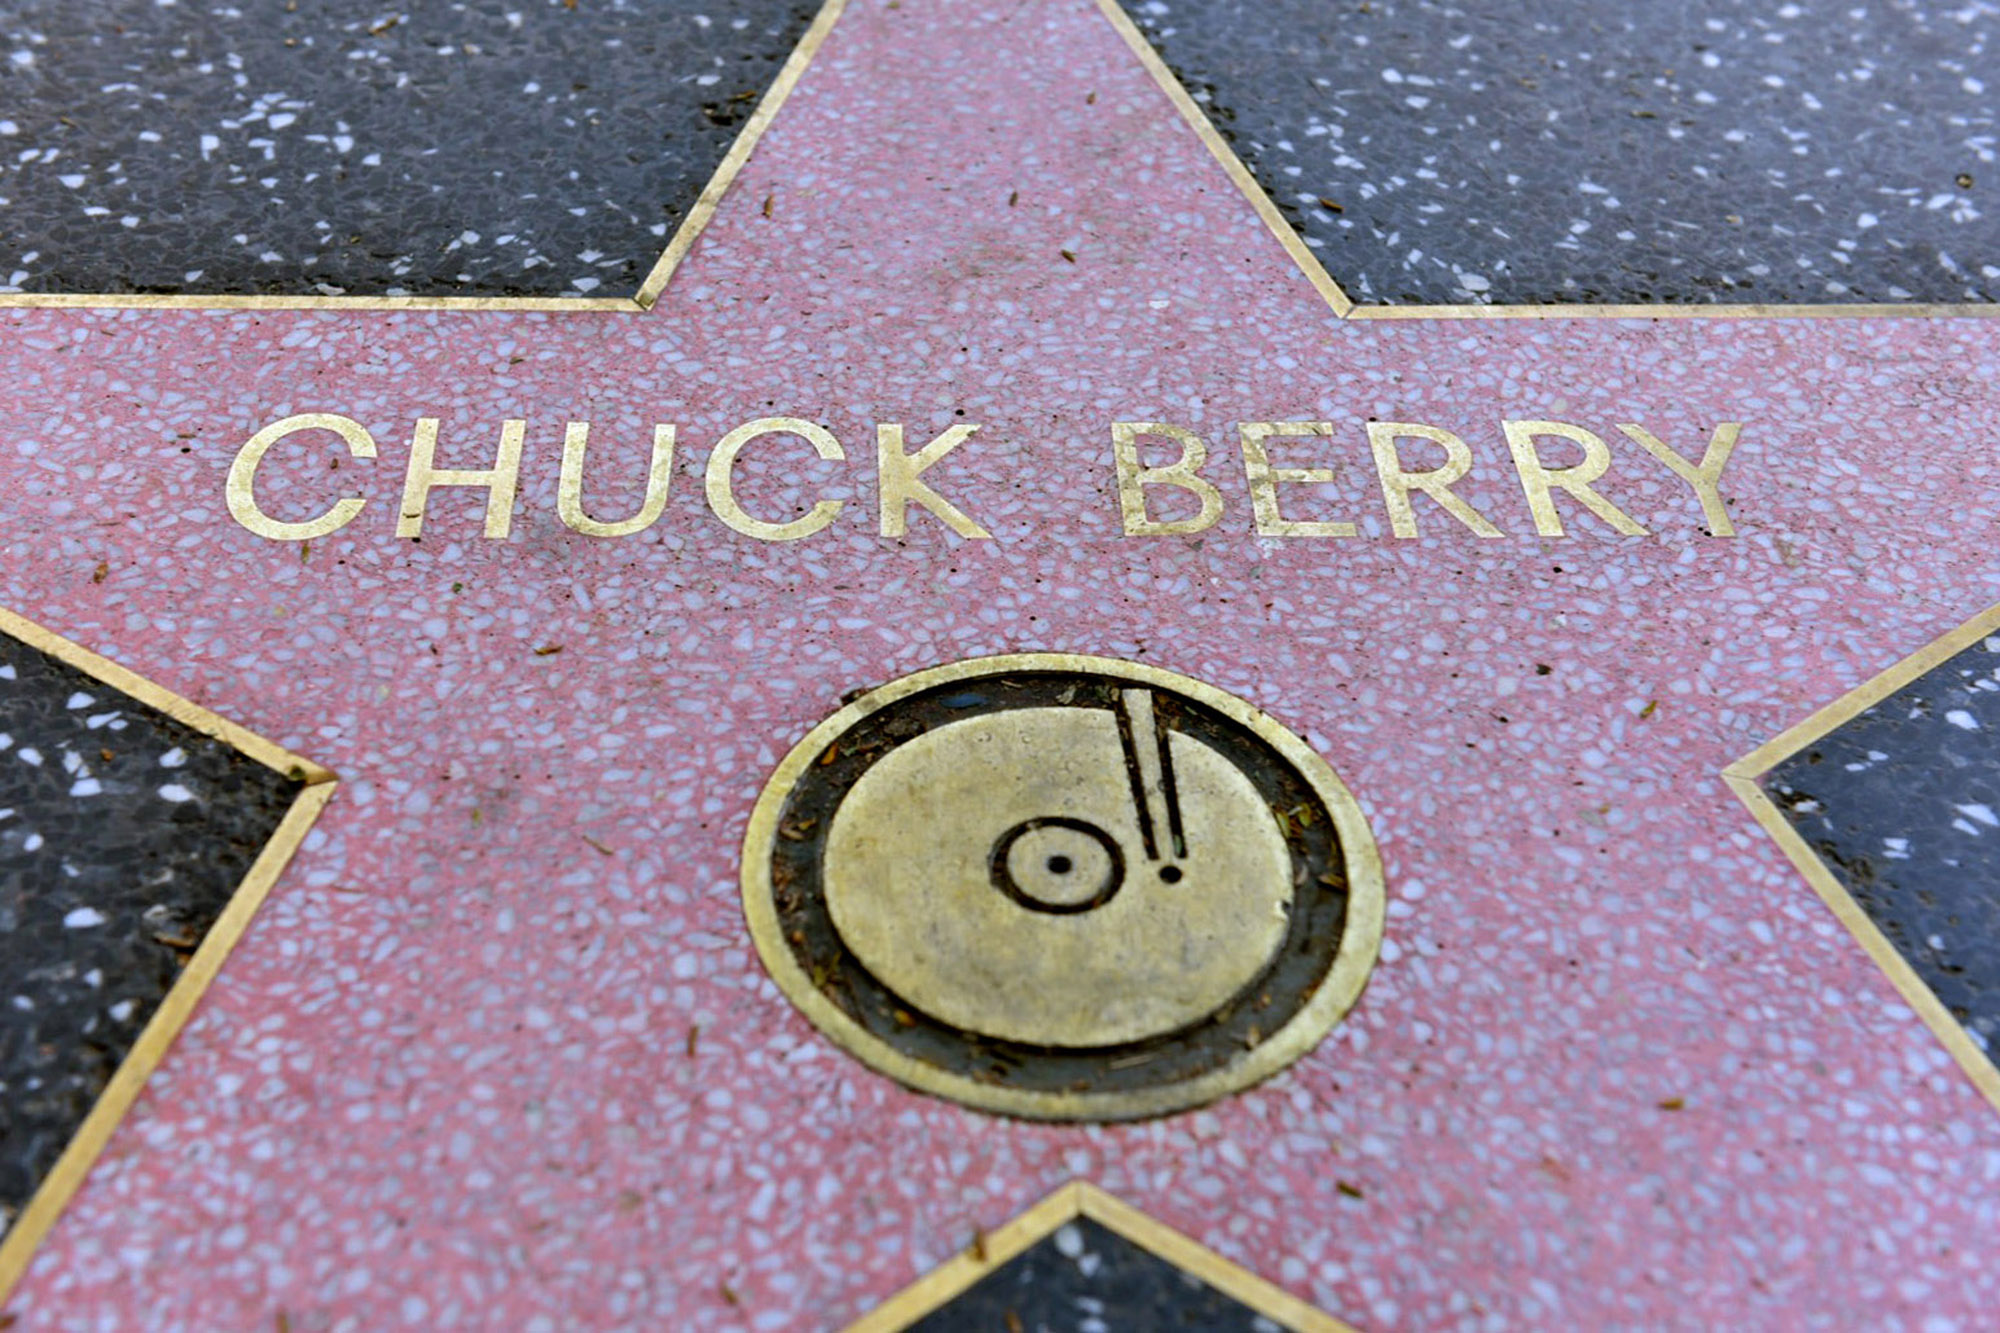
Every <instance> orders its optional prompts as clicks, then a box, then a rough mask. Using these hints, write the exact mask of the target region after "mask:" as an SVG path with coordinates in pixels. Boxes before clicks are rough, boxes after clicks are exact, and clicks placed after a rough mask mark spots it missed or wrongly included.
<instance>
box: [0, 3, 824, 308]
mask: <svg viewBox="0 0 2000 1333" xmlns="http://www.w3.org/2000/svg"><path fill="white" fill-rule="evenodd" d="M817 11H818V5H817V4H814V3H800V2H798V0H738V2H737V3H731V4H703V3H689V2H688V0H568V2H566V0H481V2H480V3H461V4H427V5H421V6H410V7H408V8H389V9H369V8H359V7H356V6H353V5H344V4H338V3H332V2H331V0H250V2H247V3H242V4H237V5H229V4H219V3H205V2H201V0H178V2H176V3H160V2H158V0H88V2H87V3H77V2H75V0H26V2H24V0H11V2H10V0H0V289H14V290H25V291H32V292H154V291H158V292H187V293H247V294H256V293H285V294H306V295H310V294H315V293H320V294H332V293H351V294H383V293H392V294H411V295H420V296H586V295H588V296H614V295H620V296H622V295H630V294H631V293H632V292H633V291H635V290H636V289H637V288H638V286H639V283H640V282H641V281H642V280H643V278H644V277H645V274H646V273H647V271H648V270H649V269H650V268H651V267H652V265H653V263H654V261H655V260H656V259H657V258H658V257H659V255H660V252H661V251H662V250H663V249H664V248H665V246H666V243H667V238H668V237H669V236H670V235H671V234H672V231H673V229H674V228H675V227H676V226H677V225H678V224H679V222H680V221H681V219H682V218H683V217H685V216H686V214H687V212H688V210H689V209H690V208H691V207H692V206H693V204H694V201H695V199H696V197H697V196H698V195H699V194H700V193H701V190H702V187H703V186H704V185H706V184H707V182H708V179H709V177H710V176H711V175H713V174H714V172H715V169H716V167H717V166H718V165H720V163H721V161H722V159H723V157H724V156H725V155H726V154H727V152H728V151H729V147H730V145H731V144H732V143H733V142H734V141H735V138H736V136H737V133H738V132H739V131H740V130H741V129H742V127H743V123H744V122H745V120H747V119H748V117H749V115H750V113H751V111H752V109H753V108H754V107H755V106H756V104H757V101H758V99H759V98H760V97H761V96H762V95H763V93H764V91H765V89H766V88H768V87H769V86H770V84H771V82H772V81H773V79H774V78H775V77H776V76H777V73H778V71H779V69H780V68H781V67H782V66H783V64H784V62H785V60H786V58H787V57H788V56H789V55H790V54H791V52H792V50H793V48H794V47H795V46H796V45H797V44H798V42H799V39H800V38H801V37H802V36H803V35H804V33H805V30H806V28H807V26H808V25H809V24H810V22H811V19H812V17H813V15H814V14H815V13H816V12H817Z"/></svg>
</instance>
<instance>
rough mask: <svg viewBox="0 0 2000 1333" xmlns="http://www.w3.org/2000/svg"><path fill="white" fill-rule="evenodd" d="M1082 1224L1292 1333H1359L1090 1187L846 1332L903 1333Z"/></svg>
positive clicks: (960, 1256)
mask: <svg viewBox="0 0 2000 1333" xmlns="http://www.w3.org/2000/svg"><path fill="white" fill-rule="evenodd" d="M1079 1217H1087V1218H1089V1219H1090V1220H1091V1221H1093V1222H1096V1223H1097V1224H1098V1225H1100V1226H1102V1227H1104V1228H1105V1229H1106V1230H1107V1231H1110V1232H1113V1233H1114V1234H1116V1235H1119V1236H1122V1237H1124V1238H1125V1239H1126V1240H1128V1241H1131V1242H1132V1243H1133V1244H1134V1245H1137V1246H1138V1247H1139V1248H1140V1249H1142V1250H1145V1251H1146V1252H1148V1253H1149V1254H1151V1255H1153V1256H1154V1257H1155V1258H1158V1259H1163V1260H1165V1261H1166V1262H1167V1263H1169V1264H1171V1265H1173V1266H1174V1267H1175V1268H1178V1269H1180V1270H1181V1271H1182V1272H1184V1273H1188V1274H1191V1275H1192V1276H1194V1277H1197V1278H1200V1279H1201V1280H1202V1281H1203V1282H1204V1283H1206V1284H1208V1285H1209V1286H1210V1287H1213V1288H1214V1289H1215V1290H1217V1291H1219V1292H1221V1293H1223V1294H1224V1295H1225V1296H1228V1297H1230V1298H1231V1299H1233V1300H1236V1301H1238V1302H1240V1303H1242V1304H1243V1305H1246V1306H1248V1307H1249V1308H1250V1309H1251V1310H1253V1311H1255V1312H1256V1313H1257V1314H1260V1315H1262V1316H1264V1317H1265V1318H1266V1319H1269V1320H1271V1321H1272V1322H1273V1323H1275V1324H1278V1325H1280V1326H1282V1327H1284V1328H1287V1329H1290V1330H1292V1333H1357V1330H1356V1329H1355V1328H1354V1327H1353V1326H1352V1325H1351V1324H1344V1323H1342V1322H1341V1321H1340V1320H1338V1319H1335V1318H1334V1317H1333V1316H1332V1315H1329V1314H1326V1313H1323V1312H1322V1311H1319V1310H1316V1309H1314V1308H1313V1307H1312V1306H1310V1305H1307V1304H1306V1303H1305V1302H1304V1301H1302V1300H1300V1299H1299V1298H1298V1297H1296V1296H1294V1295H1292V1294H1291V1293H1290V1292H1288V1291H1285V1290H1284V1289H1283V1288H1281V1287H1278V1286H1275V1285H1273V1284H1272V1283H1269V1282H1266V1281H1265V1280H1264V1279H1263V1278H1261V1277H1258V1276H1257V1275H1256V1274H1255V1273H1252V1272H1250V1271H1249V1270H1248V1269H1246V1268H1243V1267H1241V1266H1239V1265H1237V1264H1233V1263H1231V1262H1230V1261H1229V1260H1227V1259H1225V1258H1223V1257H1222V1256H1221V1255H1219V1254H1217V1253H1216V1252H1215V1251H1214V1250H1211V1249H1209V1248H1208V1247H1207V1246H1205V1245H1202V1244H1199V1243H1198V1242H1196V1241H1193V1240H1190V1239H1188V1237H1186V1236H1184V1235H1182V1234H1181V1233H1180V1232H1178V1231H1175V1230H1174V1229H1173V1228H1172V1227H1170V1226H1168V1225H1167V1224H1166V1223H1164V1222H1160V1221H1156V1220H1155V1219H1153V1218H1151V1217H1149V1216H1147V1215H1146V1214H1145V1213H1142V1212H1140V1211H1139V1210H1138V1209H1137V1208H1134V1207H1133V1206H1132V1205H1131V1204H1129V1203H1125V1202H1124V1201H1122V1200H1120V1199H1117V1198H1114V1197H1113V1196H1111V1195H1110V1194H1107V1193H1105V1192H1104V1191H1103V1190H1101V1189H1099V1188H1098V1187H1097V1186H1095V1185H1092V1184H1091V1183H1089V1182H1088V1181H1083V1180H1073V1181H1071V1182H1070V1183H1069V1184H1067V1185H1064V1186H1063V1187H1062V1188H1061V1189H1058V1190H1057V1191H1056V1192H1055V1193H1054V1194H1051V1195H1049V1196H1048V1197H1047V1198H1046V1199H1043V1200H1042V1201H1041V1202H1040V1203H1037V1204H1036V1205H1034V1206H1033V1207H1032V1208H1030V1209H1028V1211H1026V1212H1025V1213H1022V1214H1021V1215H1020V1216H1018V1217H1016V1218H1015V1219H1014V1220H1013V1221H1011V1222H1008V1223H1006V1224H1005V1225H1003V1226H1000V1227H997V1228H995V1229H994V1230H992V1231H982V1232H980V1233H978V1235H977V1236H976V1237H975V1238H974V1239H973V1243H972V1244H971V1245H970V1246H969V1247H967V1248H966V1249H963V1250H961V1251H959V1252H958V1253H957V1254H955V1255H953V1256H952V1257H951V1258H949V1259H947V1260H945V1261H944V1262H943V1263H941V1264H939V1265H938V1266H937V1267H936V1268H933V1269H932V1270H931V1271H930V1272H928V1273H926V1274H924V1275H923V1276H922V1277H920V1278H918V1279H917V1280H916V1281H915V1282H912V1283H911V1284H910V1285H909V1286H907V1287H904V1288H903V1289H902V1290H901V1291H899V1292H897V1293H896V1294H895V1295H893V1296H891V1297H890V1298H889V1299H888V1300H886V1301H884V1302H882V1304H880V1305H878V1306H876V1307H875V1308H874V1309H873V1310H870V1311H869V1312H868V1313H867V1314H865V1315H863V1316H861V1318H859V1319H857V1320H855V1321H854V1322H853V1323H851V1324H849V1325H848V1326H847V1328H846V1329H845V1330H844V1333H901V1331H902V1330H903V1329H906V1328H908V1327H910V1326H911V1325H912V1324H914V1323H916V1322H917V1321H918V1320H919V1319H922V1318H923V1317H924V1316H925V1315H927V1314H930V1313H932V1312H933V1311H935V1310H937V1309H939V1308H940V1307H942V1306H944V1305H945V1304H947V1303H949V1302H950V1301H951V1300H952V1299H953V1298H954V1297H956V1296H958V1295H959V1294H960V1293H962V1292H964V1291H965V1290H966V1289H967V1288H969V1287H971V1286H972V1285H973V1284H974V1283H976V1282H978V1281H979V1280H980V1279H981V1278H984V1277H985V1276H986V1275H987V1274H989V1273H992V1272H993V1271H995V1270H996V1269H998V1268H1000V1267H1001V1266H1002V1265H1004V1264H1005V1263H1007V1261H1008V1260H1010V1259H1013V1258H1014V1257H1015V1256H1016V1255H1019V1254H1020V1253H1021V1252H1022V1251H1024V1250H1026V1249H1028V1248H1030V1247H1031V1246H1033V1245H1034V1244H1036V1243H1037V1242H1038V1241H1041V1240H1043V1239H1044V1238H1046V1237H1048V1236H1051V1235H1053V1234H1054V1233H1055V1232H1056V1231H1057V1230H1059V1229H1060V1228H1062V1227H1063V1226H1064V1225H1065V1224H1067V1223H1069V1222H1072V1221H1074V1220H1075V1219H1077V1218H1079Z"/></svg>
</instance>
